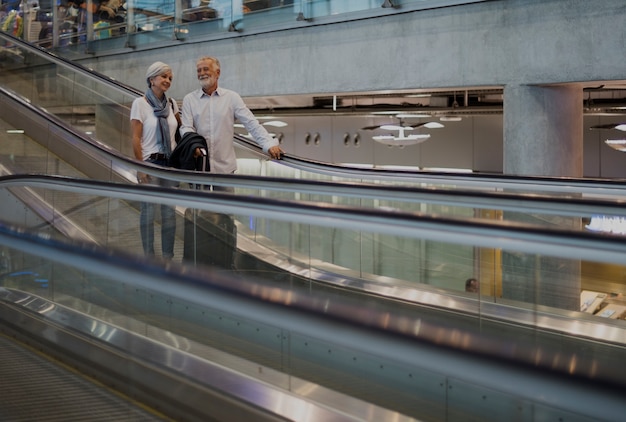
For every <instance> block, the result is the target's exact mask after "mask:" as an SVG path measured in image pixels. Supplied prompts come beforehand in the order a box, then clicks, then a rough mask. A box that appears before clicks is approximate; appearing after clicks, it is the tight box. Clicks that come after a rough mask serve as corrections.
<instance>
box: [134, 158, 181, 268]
mask: <svg viewBox="0 0 626 422" xmlns="http://www.w3.org/2000/svg"><path fill="white" fill-rule="evenodd" d="M146 161H147V162H149V163H153V164H157V165H159V166H163V167H167V160H146ZM149 183H150V184H153V185H159V186H167V187H172V186H175V184H174V182H171V181H168V180H162V179H158V178H155V177H151V181H150V182H149ZM160 207H161V251H162V254H163V258H166V259H172V257H173V256H174V240H175V237H176V211H175V209H174V207H172V206H169V205H161V206H160ZM155 208H156V206H155V204H153V203H151V202H142V203H141V214H140V216H139V230H140V231H141V244H142V245H143V251H144V253H145V254H146V255H154V219H155Z"/></svg>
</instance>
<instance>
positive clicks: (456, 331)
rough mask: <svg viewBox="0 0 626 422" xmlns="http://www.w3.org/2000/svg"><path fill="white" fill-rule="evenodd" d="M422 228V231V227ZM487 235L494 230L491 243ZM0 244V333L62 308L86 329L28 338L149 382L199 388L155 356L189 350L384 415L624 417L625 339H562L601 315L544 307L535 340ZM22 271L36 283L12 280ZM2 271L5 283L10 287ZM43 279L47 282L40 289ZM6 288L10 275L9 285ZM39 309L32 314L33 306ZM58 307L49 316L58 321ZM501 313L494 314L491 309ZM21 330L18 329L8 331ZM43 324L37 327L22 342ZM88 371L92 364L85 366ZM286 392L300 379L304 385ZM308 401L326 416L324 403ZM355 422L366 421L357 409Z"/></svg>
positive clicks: (437, 316) (404, 306) (603, 248)
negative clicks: (132, 335)
mask: <svg viewBox="0 0 626 422" xmlns="http://www.w3.org/2000/svg"><path fill="white" fill-rule="evenodd" d="M18 179H19V178H13V179H11V180H6V179H5V180H4V181H3V184H4V185H6V184H7V183H11V184H13V186H16V185H17V184H27V185H29V186H31V187H32V186H36V185H38V184H39V185H41V184H42V183H43V182H44V179H46V178H39V179H36V178H26V179H25V180H18ZM51 182H54V183H51V184H50V190H56V189H59V188H61V189H70V190H80V191H83V192H85V191H87V190H89V189H91V190H92V191H93V192H95V193H97V195H108V196H112V197H119V198H121V197H129V196H135V200H145V199H146V197H150V198H152V200H154V201H158V202H161V201H163V202H168V203H171V202H181V201H183V202H187V203H189V204H191V203H192V202H195V205H196V207H198V209H203V210H208V209H215V207H217V208H220V209H221V210H222V211H225V212H228V213H236V212H237V210H241V209H242V208H244V204H245V209H246V212H249V213H251V214H253V215H256V214H263V213H265V212H267V208H268V207H271V208H272V209H273V215H275V216H280V220H281V222H282V223H287V222H288V221H290V220H297V219H300V218H301V216H306V220H307V221H309V224H310V225H311V228H312V229H313V231H315V230H318V229H320V228H321V227H323V226H325V225H327V224H333V225H337V226H340V227H342V229H344V230H349V229H350V228H351V227H353V226H357V225H358V226H367V227H368V230H369V231H371V232H378V231H382V230H387V231H394V232H396V231H397V232H400V231H401V232H402V233H404V235H405V236H407V237H412V236H417V237H424V236H436V234H434V233H439V234H441V233H445V232H446V231H448V230H451V231H454V232H455V238H456V239H457V241H458V242H464V241H470V240H471V241H472V242H475V243H477V244H480V245H482V244H492V246H494V247H495V246H501V243H502V242H504V243H507V244H509V245H513V244H515V245H516V248H517V249H516V250H517V251H525V250H531V249H532V250H535V251H536V252H538V253H548V252H547V251H549V250H552V251H553V250H554V249H555V248H557V249H558V251H559V253H558V256H560V257H561V258H565V257H570V258H574V259H577V258H578V257H579V256H580V254H583V253H585V252H586V251H595V252H590V253H591V254H593V255H594V259H599V260H601V261H604V262H615V261H618V260H620V259H621V257H623V254H624V252H625V251H624V246H623V244H622V242H618V241H615V240H611V239H607V238H599V237H597V236H594V235H593V234H588V235H583V234H580V235H579V236H577V235H574V234H572V233H556V232H553V231H547V232H536V233H528V231H527V230H520V229H515V228H511V227H490V226H487V225H483V224H478V223H476V222H474V223H471V222H468V223H466V224H465V225H464V226H463V227H459V226H458V225H456V224H455V222H454V221H450V220H445V219H437V220H431V219H428V218H423V217H419V216H409V215H406V216H402V218H401V219H399V218H398V215H395V214H386V213H385V212H383V211H378V212H370V211H367V212H366V211H364V210H360V209H351V210H349V211H348V210H345V209H343V208H341V207H339V208H332V207H328V206H317V207H316V206H308V207H301V206H298V205H297V204H294V203H291V202H281V201H266V202H265V203H258V202H256V201H252V200H251V199H249V198H242V197H237V196H230V195H225V194H223V195H221V196H216V197H213V198H212V201H204V200H203V199H202V198H197V195H192V194H189V193H187V194H185V193H178V194H177V195H175V196H172V195H170V192H168V190H166V189H154V190H152V191H150V192H146V191H145V190H143V189H139V188H136V187H132V186H123V187H120V186H118V185H110V184H105V183H102V182H94V181H78V180H55V181H51ZM329 221H333V223H329ZM474 226H478V227H479V228H480V231H481V232H483V233H484V237H483V238H482V239H478V238H477V237H476V236H475V231H476V230H475V229H476V227H474ZM427 227H428V228H430V229H431V230H429V231H430V232H431V233H432V234H431V235H428V234H426V233H425V228H427ZM495 233H499V235H498V236H493V235H494V234H495ZM1 237H2V239H3V244H4V245H5V247H7V248H8V250H9V253H8V255H9V256H10V257H11V260H10V261H11V263H12V264H11V271H10V273H9V274H5V277H3V285H4V289H3V290H2V295H3V301H2V303H3V320H5V322H6V323H5V326H9V327H12V329H13V330H17V329H18V328H20V323H19V321H20V320H22V321H23V319H22V318H25V317H24V316H22V317H20V318H16V317H12V316H11V315H10V313H9V312H8V311H7V309H6V308H7V307H8V308H11V310H15V308H16V307H18V306H19V307H24V306H26V307H28V308H29V309H30V311H22V312H25V313H28V314H32V313H33V312H34V310H36V312H34V313H35V314H38V315H40V316H39V317H38V316H37V315H31V317H32V318H35V319H37V320H38V319H39V318H43V319H45V320H47V321H48V322H53V323H55V324H60V323H61V322H62V321H64V320H67V321H69V320H71V319H72V318H68V317H67V315H66V314H65V312H78V313H79V314H80V315H83V317H89V318H97V320H98V321H100V322H86V321H83V322H82V323H80V324H79V325H78V326H75V327H72V328H71V329H69V328H67V329H64V330H63V331H62V332H61V333H57V334H55V335H47V336H46V335H44V336H34V337H35V338H38V341H41V342H48V343H52V344H53V345H54V347H75V346H73V345H72V344H71V343H68V342H67V341H65V340H63V341H61V342H59V341H58V340H60V339H63V338H65V337H64V336H67V335H72V336H73V335H74V334H76V332H77V331H78V332H82V333H89V334H90V335H91V336H93V337H94V338H92V339H91V340H89V343H90V344H92V345H97V344H100V343H104V345H106V346H107V347H109V348H111V347H113V348H115V350H117V351H118V352H116V353H121V349H124V348H129V349H130V351H131V352H132V351H133V350H134V351H135V352H136V353H139V355H140V356H143V357H144V358H147V359H149V360H150V359H152V361H151V362H150V363H151V365H152V364H153V365H156V366H157V367H158V368H160V369H159V371H160V372H163V371H165V372H168V371H180V374H181V375H179V377H180V376H182V374H185V375H184V379H188V380H189V381H190V382H200V381H202V382H206V381H207V380H206V379H204V380H200V381H199V380H198V379H197V378H198V377H200V378H202V377H201V375H202V374H204V373H206V372H204V370H203V369H200V368H202V366H199V365H200V362H196V361H194V362H195V363H194V364H193V365H192V364H191V363H189V362H188V361H186V360H179V358H178V357H175V355H170V354H169V353H175V352H177V351H178V352H184V353H185V355H186V356H189V355H191V356H198V355H197V353H200V352H198V350H200V349H202V350H204V352H202V353H203V354H202V355H201V356H205V357H206V356H212V357H214V356H218V355H219V359H218V361H219V362H222V363H225V362H227V361H230V362H231V363H233V362H236V363H241V364H242V367H241V368H240V370H241V371H244V373H245V374H246V376H248V377H253V375H254V376H258V377H261V378H262V380H263V382H269V380H270V379H274V382H276V383H277V385H278V387H280V388H281V389H286V390H287V391H289V392H291V393H302V392H306V391H309V392H314V391H320V390H325V391H328V390H330V391H333V392H335V393H336V394H339V395H340V397H344V396H345V397H352V398H353V399H354V400H357V401H358V402H359V403H361V404H363V403H370V405H371V406H374V407H375V408H376V409H377V410H376V411H382V409H387V410H388V411H392V412H395V413H394V414H395V415H396V416H394V417H397V418H400V419H402V418H403V417H411V418H416V419H418V420H446V419H447V420H456V419H459V420H461V419H462V418H463V417H465V418H466V417H470V418H476V419H477V420H502V418H503V417H506V416H507V415H508V416H509V417H510V415H511V414H512V412H513V413H517V414H520V415H534V417H535V418H539V419H543V417H549V418H554V419H558V418H563V419H564V420H569V419H570V418H573V419H575V420H619V418H621V416H622V415H623V410H624V409H623V406H624V404H623V400H622V397H621V394H620V391H621V389H622V388H623V382H624V381H623V380H624V377H625V376H626V374H624V371H623V370H622V369H621V368H622V365H620V362H621V361H623V358H624V356H623V353H624V350H623V339H624V337H623V332H622V334H616V335H617V336H618V337H616V338H614V339H613V340H614V341H613V342H611V341H607V339H604V340H603V341H602V342H600V341H598V340H597V339H596V340H595V341H587V340H585V339H584V338H582V336H576V334H575V331H576V329H580V327H581V326H582V325H586V324H589V325H595V327H596V329H599V328H600V327H601V328H602V329H603V330H604V331H605V333H606V334H607V337H608V336H609V333H610V332H615V333H618V332H619V331H620V324H617V323H611V322H609V321H606V322H604V323H602V324H600V325H598V324H597V323H595V324H594V320H593V319H592V318H591V317H584V316H580V315H575V314H577V313H570V314H568V313H564V312H561V313H559V312H557V311H556V310H550V312H551V315H552V318H553V320H554V321H556V320H560V322H561V323H562V324H565V322H566V320H567V319H568V317H569V318H571V319H570V321H569V325H568V326H567V327H566V326H565V325H561V327H562V328H563V330H562V331H561V332H558V331H552V332H547V331H545V330H542V329H537V328H533V327H532V326H524V324H523V323H521V322H520V323H519V324H517V325H516V326H512V325H513V324H510V323H508V324H502V323H501V322H498V321H497V320H495V319H491V318H483V319H480V318H479V315H480V312H477V313H476V315H475V316H472V315H471V314H472V313H467V312H465V311H464V309H463V308H462V307H457V306H456V305H459V304H461V302H460V301H458V299H457V301H456V302H455V298H454V297H453V296H452V295H448V296H447V299H448V305H449V307H448V310H447V311H443V310H441V309H439V310H436V309H430V310H429V309H428V308H427V307H423V306H415V305H411V304H410V303H402V302H398V301H392V300H382V299H381V298H380V297H372V296H369V297H368V296H367V295H361V296H353V295H349V294H346V292H345V291H339V290H337V291H328V290H322V291H319V290H317V289H316V288H314V286H295V285H294V286H288V285H286V284H285V283H283V282H279V281H270V280H267V279H265V280H263V279H260V278H257V277H256V276H257V275H258V274H249V275H248V276H246V277H236V276H235V277H233V275H232V274H231V273H225V272H223V271H220V270H219V269H207V270H201V271H200V269H196V270H193V269H191V268H189V267H188V266H184V265H182V266H181V265H176V264H169V265H166V266H162V265H157V264H155V263H154V262H153V261H151V260H146V259H145V258H144V259H142V258H141V257H139V256H132V255H130V254H128V253H123V254H120V253H119V252H118V251H116V250H114V249H109V248H107V249H101V248H97V247H94V246H93V245H91V246H90V245H84V244H83V245H80V244H79V245H71V244H69V245H68V244H67V243H66V242H59V241H56V240H54V239H50V238H48V237H44V236H40V235H37V234H29V233H28V232H25V231H15V230H12V229H10V228H6V227H5V228H4V229H3V232H2V236H1ZM546 243H550V245H546ZM510 247H511V246H510ZM600 257H601V258H600ZM25 269H29V270H31V271H34V272H36V273H37V274H38V275H37V276H36V277H28V276H25V275H24V274H25V271H24V270H25ZM10 274H17V275H15V276H13V277H9V275H10ZM19 277H21V279H19V280H18V278H19ZM42 279H45V280H47V285H46V286H45V287H44V286H42V283H41V280H42ZM7 280H10V281H12V284H11V285H10V286H9V285H7ZM37 280H39V281H37ZM40 300H43V301H45V302H44V304H43V305H42V306H35V305H37V304H38V303H41V302H39V301H40ZM475 305H480V306H488V304H475ZM61 311H63V313H62V314H58V315H57V314H56V312H61ZM504 311H506V310H505V309H504V308H502V307H501V308H500V312H504ZM508 311H509V312H512V311H515V309H509V310H508ZM519 311H520V310H519V309H518V310H517V312H519ZM536 311H540V309H536ZM535 315H536V316H538V315H539V312H537V313H536V314H535ZM546 317H547V316H546V315H542V316H541V318H546ZM39 323H41V321H39ZM33 324H34V323H33ZM28 326H30V324H21V329H23V328H24V327H28ZM555 327H556V325H555ZM576 327H578V328H576ZM46 330H49V328H46V329H43V328H39V330H35V332H37V331H39V332H40V333H41V332H47V331H46ZM120 330H130V331H133V330H134V331H135V332H136V333H140V334H141V335H142V336H147V337H148V338H150V339H151V341H154V342H155V343H165V344H167V345H168V347H172V348H173V349H172V350H170V351H169V352H168V353H167V354H165V355H163V354H161V353H160V352H159V353H152V352H150V353H148V352H147V349H144V348H143V347H141V346H137V345H134V342H135V341H139V339H136V340H132V341H131V340H128V339H122V338H118V335H121V331H120ZM64 333H65V334H64ZM563 333H567V334H563ZM22 335H26V334H22ZM30 335H31V336H33V334H32V333H31V334H30ZM620 336H621V338H620ZM55 340H57V341H55ZM84 341H87V340H84ZM620 343H621V344H620ZM151 344H152V343H151ZM64 345H65V346H64ZM153 345H154V344H153ZM75 350H83V349H82V348H76V349H75ZM85 350H86V349H85ZM58 353H59V354H61V355H63V354H64V353H67V351H66V352H64V353H63V352H58ZM204 353H206V354H204ZM74 354H77V353H74ZM89 354H91V353H89ZM95 354H96V355H97V353H95ZM70 355H71V354H70ZM85 357H86V356H82V357H80V356H75V358H80V359H84V358H85ZM136 358H137V357H135V358H134V359H132V360H131V361H134V360H135V359H136ZM127 359H128V358H127ZM181 359H182V358H181ZM131 363H132V362H129V365H130V364H131ZM85 365H86V364H83V365H81V367H82V366H85ZM146 365H147V364H146ZM87 366H88V365H87ZM93 366H94V368H92V369H93V370H96V369H98V368H96V367H97V365H93ZM164 367H165V368H168V369H167V370H165V369H164ZM114 368H115V365H108V364H107V369H111V370H113V369H114ZM133 371H134V370H133ZM133 371H130V372H129V371H126V372H128V373H132V372H133ZM105 372H106V371H105ZM281 374H282V375H281ZM100 376H102V375H100ZM274 377H275V378H274ZM148 378H149V377H148ZM218 379H220V378H218ZM511 380H515V381H516V382H514V383H512V382H511ZM110 382H113V381H110ZM300 383H313V384H309V387H308V388H304V387H303V384H300ZM118 384H119V383H118ZM139 384H140V380H134V381H133V384H132V385H133V386H135V387H136V389H137V390H142V391H143V388H145V387H144V386H145V384H143V383H142V384H141V386H140V385H139ZM313 385H315V386H316V387H313ZM213 387H215V386H213ZM301 387H302V390H300V388H301ZM245 391H247V390H246V389H242V390H240V393H243V392H245ZM457 391H458V393H457ZM138 394H139V393H138ZM305 395H306V394H305ZM190 397H193V396H190ZM177 398H179V396H177ZM242 398H245V397H242ZM336 398H337V397H336V396H335V398H334V399H336ZM577 398H578V399H577ZM320 400H321V399H320ZM342 400H343V399H342ZM342 400H340V401H342ZM331 401H332V400H331ZM320 405H321V406H323V407H325V408H328V407H330V404H328V403H326V402H324V403H323V404H320ZM186 406H188V405H184V403H183V404H181V405H180V407H181V408H185V407H186ZM620 406H621V407H620ZM357 407H358V406H357ZM362 409H363V408H362ZM340 411H341V412H345V409H341V410H340ZM368 411H369V410H368ZM165 413H168V412H165ZM401 415H404V416H401ZM468 415H469V416H468ZM353 417H354V418H356V420H371V419H370V417H368V416H366V415H364V414H362V413H361V414H358V415H353ZM529 417H531V416H529ZM400 419H398V420H400ZM298 420H301V419H298ZM376 420H384V419H376ZM465 420H467V419H465Z"/></svg>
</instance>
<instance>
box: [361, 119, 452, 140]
mask: <svg viewBox="0 0 626 422" xmlns="http://www.w3.org/2000/svg"><path fill="white" fill-rule="evenodd" d="M422 126H423V127H427V128H429V129H439V128H442V127H443V125H442V124H441V123H437V122H423V123H417V124H415V125H405V124H404V123H403V122H402V120H400V124H397V125H378V126H366V127H364V128H363V130H378V129H382V130H387V131H391V132H395V131H397V132H398V134H397V135H395V134H387V135H375V136H372V139H373V140H375V141H376V142H379V143H381V144H384V145H388V146H400V147H403V146H407V145H415V144H421V143H422V142H424V141H426V140H427V139H429V138H430V134H427V133H422V134H412V135H407V134H405V132H406V131H411V130H413V129H416V128H419V127H422Z"/></svg>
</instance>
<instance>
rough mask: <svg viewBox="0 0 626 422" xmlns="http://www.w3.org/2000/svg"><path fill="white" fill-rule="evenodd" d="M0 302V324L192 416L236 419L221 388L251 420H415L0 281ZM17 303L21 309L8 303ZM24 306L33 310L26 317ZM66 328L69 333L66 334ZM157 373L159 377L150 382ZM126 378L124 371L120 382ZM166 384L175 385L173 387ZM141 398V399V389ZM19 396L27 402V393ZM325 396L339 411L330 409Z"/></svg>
mask: <svg viewBox="0 0 626 422" xmlns="http://www.w3.org/2000/svg"><path fill="white" fill-rule="evenodd" d="M0 301H1V302H0V316H1V317H2V319H3V320H4V321H5V323H8V324H11V325H14V326H19V327H20V330H21V331H24V332H28V333H30V334H31V335H33V334H34V335H37V337H40V338H44V339H47V340H49V341H51V342H54V344H55V347H56V348H57V349H60V350H61V353H63V351H65V353H67V354H68V355H70V356H71V355H72V354H78V355H80V356H82V357H83V358H84V359H85V360H87V361H88V362H90V361H91V362H93V364H94V365H97V366H105V367H106V368H107V371H108V372H109V374H110V377H111V378H113V379H115V378H118V379H120V381H119V382H130V383H131V384H132V386H133V387H132V388H133V389H145V390H147V391H149V392H150V394H154V395H155V397H159V398H160V400H162V401H166V400H167V401H170V402H171V403H172V404H171V405H170V406H166V405H163V407H164V408H166V409H175V408H177V407H178V408H180V409H183V408H193V412H192V413H191V415H195V417H196V418H197V420H202V415H204V417H209V418H217V419H218V420H237V417H236V416H234V415H233V414H229V413H228V411H223V410H216V405H219V406H222V407H223V408H227V405H226V404H225V403H226V402H227V401H231V400H233V399H220V396H223V395H226V396H229V397H232V398H234V400H235V401H236V402H237V403H240V405H239V406H240V407H241V409H243V408H244V405H246V406H252V408H251V409H252V410H248V411H247V412H245V411H243V410H240V412H241V414H248V416H252V415H255V414H256V419H254V420H283V419H282V418H285V419H287V420H293V421H303V422H306V421H337V422H341V421H365V420H369V418H372V417H373V418H375V420H380V421H398V422H402V421H407V422H408V421H412V420H414V419H413V418H410V417H406V416H403V415H400V414H398V413H396V412H392V411H388V410H385V409H382V408H380V407H378V406H375V405H373V404H370V403H365V402H362V401H360V400H357V399H354V398H351V397H348V396H345V395H343V394H340V393H336V392H332V391H330V390H327V389H325V388H323V387H321V386H318V385H314V384H313V383H309V382H304V381H302V380H298V379H294V380H292V381H293V385H292V387H295V388H293V390H294V391H298V394H295V393H294V392H289V391H287V390H284V389H281V388H279V387H276V386H273V385H270V384H268V383H267V382H263V381H259V380H257V379H255V378H252V377H251V376H249V375H242V374H240V373H238V372H235V371H233V370H231V369H229V368H227V367H224V366H222V365H220V364H216V363H213V362H211V361H208V360H206V359H204V358H202V357H199V356H197V355H196V354H192V353H190V352H192V351H193V350H191V347H187V350H181V349H179V348H175V347H172V344H180V343H188V342H187V341H186V340H185V339H184V338H177V337H178V336H176V335H173V334H171V333H162V334H161V335H160V336H159V337H160V338H161V339H166V340H167V343H161V342H158V341H155V340H154V339H150V338H147V337H145V336H144V335H140V334H136V333H133V332H131V331H128V330H126V329H122V328H120V327H118V326H114V325H112V324H109V323H106V322H103V321H100V320H97V319H95V318H93V317H90V316H88V315H86V314H84V313H79V312H75V311H73V310H71V309H69V308H67V307H64V306H61V305H58V304H56V303H54V302H49V301H47V300H45V299H42V298H39V297H36V296H33V295H30V294H26V293H24V292H20V291H14V290H9V289H4V288H0ZM7 304H8V306H7ZM17 304H19V305H20V308H21V309H22V310H21V311H20V310H16V309H15V308H13V307H12V306H11V305H17ZM23 310H27V311H30V313H32V314H33V315H31V316H29V315H27V314H25V313H24V311H23ZM36 317H39V318H36ZM153 330H154V329H153ZM67 331H70V332H71V333H72V334H71V335H68V334H67V333H66V332H67ZM81 338H82V340H81ZM168 343H169V344H168ZM107 351H108V352H107ZM120 353H121V354H122V355H123V356H124V357H125V358H124V360H123V361H121V362H117V361H116V359H115V356H117V355H120ZM70 362H71V360H70ZM135 362H139V364H136V363H135ZM164 371H166V373H171V378H170V379H169V381H168V378H169V377H168V376H167V375H163V374H164ZM116 372H117V373H116ZM157 373H158V374H161V376H162V377H163V379H161V382H160V383H158V384H155V383H154V379H155V377H156V376H157V375H155V374H157ZM131 374H134V375H131ZM126 377H130V378H129V379H128V380H126V381H122V380H123V379H124V378H126ZM181 377H182V378H181ZM173 383H175V385H176V388H172V385H173ZM119 388H122V387H121V386H119ZM209 390H210V391H209ZM307 392H308V393H307ZM311 392H314V394H310V393H311ZM307 396H315V397H317V398H318V399H323V400H324V402H325V403H326V404H324V405H321V404H320V403H318V402H315V401H313V400H311V399H310V398H308V397H307ZM140 397H143V398H144V399H145V395H141V396H140ZM26 400H28V402H32V398H31V397H28V398H26ZM332 403H335V404H336V405H337V407H338V408H339V409H342V410H341V411H338V410H335V409H333V408H332V407H331V404H332ZM150 404H152V405H154V403H150ZM254 408H258V409H263V413H264V414H263V415H262V414H257V413H256V412H255V411H254ZM170 411H171V412H175V410H170ZM235 414H236V413H235ZM183 415H185V417H189V416H190V415H189V414H185V413H183V414H182V415H179V416H181V417H182V416H183ZM229 415H230V416H229ZM113 419H115V418H113ZM66 420H67V419H66ZM115 420H117V419H115ZM137 420H140V419H137Z"/></svg>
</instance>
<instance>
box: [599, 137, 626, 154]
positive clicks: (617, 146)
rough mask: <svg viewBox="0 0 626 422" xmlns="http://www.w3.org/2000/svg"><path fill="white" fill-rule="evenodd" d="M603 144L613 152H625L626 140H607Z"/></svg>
mask: <svg viewBox="0 0 626 422" xmlns="http://www.w3.org/2000/svg"><path fill="white" fill-rule="evenodd" d="M604 143H605V144H607V145H608V146H610V147H611V148H613V149H614V150H617V151H621V152H626V139H607V140H606V141H604Z"/></svg>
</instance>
